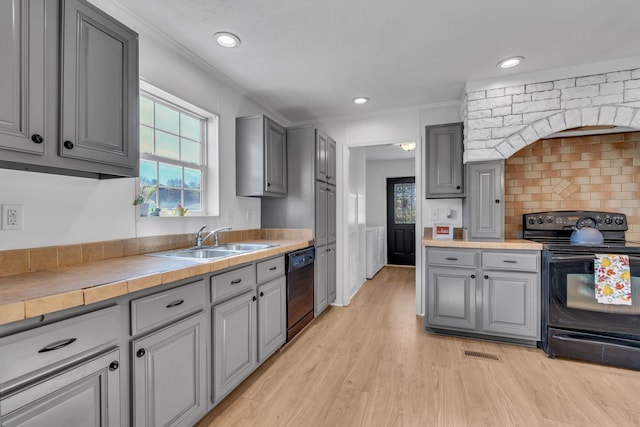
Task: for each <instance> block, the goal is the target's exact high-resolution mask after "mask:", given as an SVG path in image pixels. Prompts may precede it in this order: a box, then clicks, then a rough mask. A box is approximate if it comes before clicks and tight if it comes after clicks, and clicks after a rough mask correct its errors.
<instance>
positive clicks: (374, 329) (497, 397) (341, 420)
mask: <svg viewBox="0 0 640 427" xmlns="http://www.w3.org/2000/svg"><path fill="white" fill-rule="evenodd" d="M414 277H415V270H414V269H412V268H401V267H385V268H384V269H383V270H381V271H380V272H379V273H378V274H377V275H376V277H375V278H374V279H373V280H370V281H368V282H367V283H366V284H365V285H364V286H363V287H362V289H361V290H360V292H359V293H358V294H357V295H356V296H355V298H354V299H353V301H352V303H351V306H349V307H329V309H327V311H325V313H323V314H322V315H321V316H320V317H319V318H318V319H316V320H315V321H314V322H312V324H311V325H310V327H308V328H307V329H306V330H305V331H304V332H303V333H302V334H301V335H299V336H298V337H297V338H296V339H295V340H293V342H291V343H290V344H289V345H287V346H285V347H284V348H283V349H282V350H281V351H280V352H278V353H276V354H275V355H274V356H273V357H272V358H271V359H269V360H268V361H267V362H266V363H265V364H264V365H262V366H261V367H260V368H259V369H258V370H257V371H256V372H254V373H253V374H252V375H251V376H250V377H249V378H248V379H247V380H246V381H245V382H244V383H243V384H242V385H240V387H238V388H237V389H236V390H235V391H234V392H233V393H232V394H230V395H229V396H228V397H227V398H226V399H225V400H223V401H222V402H221V403H220V404H219V405H218V406H217V407H216V408H214V409H213V411H212V412H211V413H209V414H208V415H207V416H206V417H205V418H204V419H203V420H202V421H201V422H200V423H199V424H198V426H199V427H205V426H211V427H214V426H266V427H268V426H296V427H298V426H305V427H308V426H367V427H370V426H454V427H457V426H528V427H530V426H565V427H567V426H599V427H605V426H640V405H639V404H638V397H639V396H640V372H637V371H630V370H624V369H618V368H611V367H605V366H600V365H595V364H589V363H583V362H577V361H571V360H564V359H553V360H552V359H548V358H547V357H546V356H545V355H544V353H543V352H542V350H540V349H533V348H524V347H518V346H513V345H506V344H496V343H490V342H484V341H477V340H470V339H463V338H454V337H449V336H441V335H434V334H426V333H424V332H423V331H422V323H423V319H422V317H420V316H416V315H415V279H414ZM465 350H468V351H476V352H482V353H488V354H491V355H496V356H497V357H498V358H499V360H497V361H496V360H488V359H484V358H478V357H469V356H465V353H464V352H465Z"/></svg>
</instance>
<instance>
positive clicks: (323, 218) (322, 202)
mask: <svg viewBox="0 0 640 427" xmlns="http://www.w3.org/2000/svg"><path fill="white" fill-rule="evenodd" d="M328 191H329V186H328V185H327V184H325V183H323V182H318V181H316V215H315V216H316V218H315V236H314V239H315V242H316V246H326V244H327V243H328V242H329V234H328V233H329V228H328V227H329V217H328V203H329V200H328V198H329V196H328V194H327V193H328ZM334 199H335V194H334ZM334 224H335V218H334Z"/></svg>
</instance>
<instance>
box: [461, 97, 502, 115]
mask: <svg viewBox="0 0 640 427" xmlns="http://www.w3.org/2000/svg"><path fill="white" fill-rule="evenodd" d="M508 105H511V96H501V97H498V98H491V99H479V100H477V101H469V105H468V109H469V111H470V112H471V111H478V110H491V109H494V108H500V107H506V106H508Z"/></svg>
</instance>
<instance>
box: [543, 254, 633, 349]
mask: <svg viewBox="0 0 640 427" xmlns="http://www.w3.org/2000/svg"><path fill="white" fill-rule="evenodd" d="M594 259H595V256H594V254H580V255H570V254H550V255H549V256H548V257H547V265H546V267H547V269H546V270H547V271H546V273H547V280H548V282H547V283H548V292H549V299H548V304H549V306H548V322H549V326H551V327H556V328H564V329H573V330H579V331H588V332H593V333H606V334H611V335H617V336H629V335H631V336H640V257H638V256H629V263H630V267H631V268H630V269H631V302H632V305H613V304H602V303H599V302H598V301H597V300H596V291H595V275H594Z"/></svg>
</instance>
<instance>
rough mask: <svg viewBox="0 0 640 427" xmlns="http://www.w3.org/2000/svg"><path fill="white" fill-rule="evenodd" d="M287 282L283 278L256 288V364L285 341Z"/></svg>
mask: <svg viewBox="0 0 640 427" xmlns="http://www.w3.org/2000/svg"><path fill="white" fill-rule="evenodd" d="M286 292H287V281H286V279H285V278H284V276H282V277H280V278H278V279H275V280H273V281H271V282H268V283H265V284H264V285H261V286H258V363H262V362H264V361H265V360H266V359H267V357H269V356H271V355H272V354H273V353H274V352H275V351H276V350H278V349H279V348H280V347H281V346H282V345H283V344H284V343H285V341H286V340H287V296H286Z"/></svg>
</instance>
